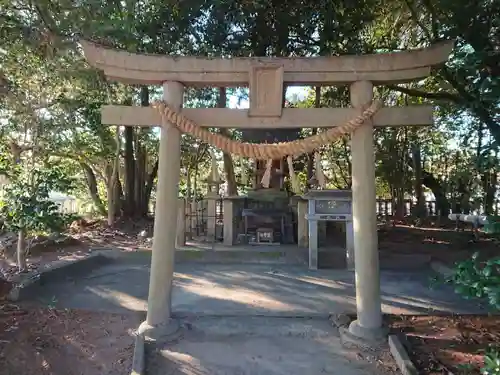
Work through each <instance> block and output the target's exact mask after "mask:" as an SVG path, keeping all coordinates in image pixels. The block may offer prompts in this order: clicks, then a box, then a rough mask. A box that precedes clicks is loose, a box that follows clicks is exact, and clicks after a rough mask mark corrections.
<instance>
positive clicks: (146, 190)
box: [143, 160, 158, 214]
mask: <svg viewBox="0 0 500 375" xmlns="http://www.w3.org/2000/svg"><path fill="white" fill-rule="evenodd" d="M157 175H158V160H156V162H155V163H154V165H153V169H152V171H151V173H150V174H149V175H148V178H147V181H146V185H145V187H144V195H143V199H144V201H143V205H144V208H145V210H146V214H147V213H149V201H150V200H151V192H152V191H153V185H154V183H155V180H156V177H157Z"/></svg>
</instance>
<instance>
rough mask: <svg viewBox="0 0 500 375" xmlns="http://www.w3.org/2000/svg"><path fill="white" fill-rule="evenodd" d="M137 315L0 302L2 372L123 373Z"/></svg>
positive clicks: (48, 374) (10, 374)
mask: <svg viewBox="0 0 500 375" xmlns="http://www.w3.org/2000/svg"><path fill="white" fill-rule="evenodd" d="M138 322H139V317H138V316H136V315H120V314H110V313H96V312H89V311H81V310H56V309H51V308H50V307H47V308H39V307H30V306H29V305H13V304H6V303H4V304H0V374H1V375H4V374H5V375H14V374H15V375H31V374H33V375H35V374H37V375H125V374H128V373H129V371H130V368H131V365H132V357H133V345H134V338H133V336H132V330H133V329H135V328H137V326H138Z"/></svg>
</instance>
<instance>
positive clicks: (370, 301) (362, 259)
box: [349, 81, 384, 340]
mask: <svg viewBox="0 0 500 375" xmlns="http://www.w3.org/2000/svg"><path fill="white" fill-rule="evenodd" d="M350 91H351V92H350V94H351V104H352V106H353V107H354V108H356V109H359V111H363V109H365V108H366V107H367V106H369V105H370V103H371V102H372V99H373V84H372V83H371V82H368V81H358V82H354V83H353V84H351V90H350ZM351 150H352V215H353V229H354V261H355V272H356V308H357V320H355V321H354V322H352V323H351V325H350V327H349V332H350V333H351V334H353V335H354V336H357V337H362V338H366V339H369V340H370V339H377V338H382V337H383V336H384V330H383V329H382V311H381V298H380V273H379V257H378V240H377V217H376V212H375V205H376V196H375V195H376V193H375V155H374V147H373V122H372V121H371V120H368V121H365V123H364V125H363V126H362V127H360V128H358V129H356V130H355V131H354V132H353V134H352V138H351Z"/></svg>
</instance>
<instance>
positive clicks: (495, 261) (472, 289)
mask: <svg viewBox="0 0 500 375" xmlns="http://www.w3.org/2000/svg"><path fill="white" fill-rule="evenodd" d="M445 281H446V282H447V283H449V284H452V285H453V286H454V287H455V292H456V293H458V294H460V295H461V296H463V297H464V298H467V299H470V298H481V299H487V301H488V304H489V305H491V306H492V307H494V308H496V309H499V310H500V257H495V258H492V259H489V260H486V261H481V260H479V253H475V254H474V255H473V256H472V257H471V258H470V259H467V260H465V261H462V262H458V263H457V264H456V266H455V269H454V270H453V273H452V274H451V275H450V276H448V277H446V279H445Z"/></svg>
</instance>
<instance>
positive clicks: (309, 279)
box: [268, 272, 346, 290]
mask: <svg viewBox="0 0 500 375" xmlns="http://www.w3.org/2000/svg"><path fill="white" fill-rule="evenodd" d="M268 274H270V275H274V276H279V277H283V278H287V279H290V280H297V281H302V282H304V283H308V284H313V285H318V286H324V287H327V288H332V289H342V290H344V289H346V287H345V286H344V285H341V284H340V283H338V282H336V281H332V280H325V279H320V278H317V277H312V276H290V275H285V274H281V273H271V272H268Z"/></svg>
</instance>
